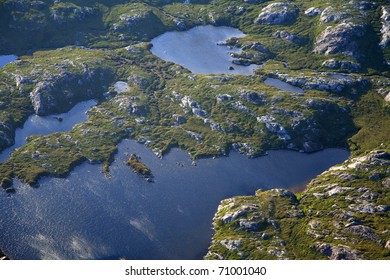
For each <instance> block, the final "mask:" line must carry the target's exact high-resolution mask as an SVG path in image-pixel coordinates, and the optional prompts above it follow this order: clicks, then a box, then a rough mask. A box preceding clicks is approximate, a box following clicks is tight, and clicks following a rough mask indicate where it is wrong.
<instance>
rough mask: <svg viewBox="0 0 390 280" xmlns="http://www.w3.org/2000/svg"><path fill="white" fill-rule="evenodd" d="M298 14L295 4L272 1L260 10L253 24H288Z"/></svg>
mask: <svg viewBox="0 0 390 280" xmlns="http://www.w3.org/2000/svg"><path fill="white" fill-rule="evenodd" d="M298 14H299V9H298V7H297V6H295V5H293V4H289V3H280V2H277V3H272V4H269V5H268V6H266V7H265V8H263V9H262V10H261V13H260V14H259V16H258V17H257V19H256V20H255V24H270V25H288V24H292V23H293V22H295V20H296V19H297V17H298Z"/></svg>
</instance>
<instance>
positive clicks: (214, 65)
mask: <svg viewBox="0 0 390 280" xmlns="http://www.w3.org/2000/svg"><path fill="white" fill-rule="evenodd" d="M244 36H245V34H244V33H242V32H241V31H240V30H238V29H236V28H232V27H226V26H219V27H216V26H212V25H206V26H197V27H194V28H192V29H190V30H188V31H173V32H166V33H164V34H162V35H160V36H158V37H156V38H154V39H153V40H152V44H153V47H152V49H151V52H152V53H153V54H155V55H156V56H158V57H160V58H162V59H164V60H166V61H171V62H174V63H176V64H180V65H181V66H183V67H185V68H187V69H189V70H190V71H191V72H193V73H197V74H240V75H251V74H253V71H254V70H255V69H256V68H258V67H259V65H250V66H242V65H236V64H233V63H232V61H233V58H232V57H231V56H230V53H232V52H235V53H240V52H241V49H238V48H229V47H228V46H224V45H220V43H223V42H225V41H226V40H227V39H229V38H232V37H236V38H241V37H244ZM230 67H233V68H234V69H233V70H229V68H230Z"/></svg>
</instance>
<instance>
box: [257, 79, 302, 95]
mask: <svg viewBox="0 0 390 280" xmlns="http://www.w3.org/2000/svg"><path fill="white" fill-rule="evenodd" d="M264 83H265V84H266V85H268V86H273V87H276V88H278V89H280V90H285V91H291V92H296V93H299V94H304V93H305V92H304V91H303V89H301V88H300V87H296V86H293V85H290V84H288V83H286V82H283V81H281V80H279V79H274V78H267V79H265V81H264Z"/></svg>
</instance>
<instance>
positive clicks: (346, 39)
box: [314, 22, 366, 58]
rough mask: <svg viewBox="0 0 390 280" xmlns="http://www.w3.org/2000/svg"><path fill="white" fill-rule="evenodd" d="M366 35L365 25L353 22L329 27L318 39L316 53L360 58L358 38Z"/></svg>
mask: <svg viewBox="0 0 390 280" xmlns="http://www.w3.org/2000/svg"><path fill="white" fill-rule="evenodd" d="M365 33H366V28H365V27H364V26H363V25H359V24H354V23H351V22H348V23H340V24H338V25H335V26H328V27H326V28H325V30H324V31H323V32H322V33H321V34H320V35H319V36H318V37H317V38H316V42H315V48H314V52H315V53H320V54H325V55H330V54H336V53H344V54H346V55H349V56H351V57H354V58H360V56H361V55H360V54H359V53H358V52H357V50H358V42H357V40H356V38H362V37H363V36H364V35H365Z"/></svg>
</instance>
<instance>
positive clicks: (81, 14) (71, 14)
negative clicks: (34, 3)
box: [50, 3, 96, 24]
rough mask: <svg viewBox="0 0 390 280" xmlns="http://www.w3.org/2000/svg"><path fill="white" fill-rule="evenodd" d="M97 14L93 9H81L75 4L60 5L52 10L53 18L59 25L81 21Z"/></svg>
mask: <svg viewBox="0 0 390 280" xmlns="http://www.w3.org/2000/svg"><path fill="white" fill-rule="evenodd" d="M95 13H96V10H95V9H93V8H90V7H80V6H77V5H75V4H73V3H58V4H56V5H54V6H52V7H51V8H50V16H51V18H52V19H53V20H54V21H55V22H56V23H58V24H66V23H72V22H77V21H81V20H83V19H84V18H86V17H88V16H90V15H94V14H95Z"/></svg>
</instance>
